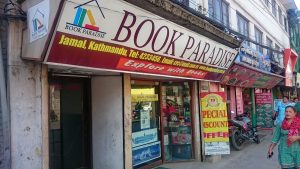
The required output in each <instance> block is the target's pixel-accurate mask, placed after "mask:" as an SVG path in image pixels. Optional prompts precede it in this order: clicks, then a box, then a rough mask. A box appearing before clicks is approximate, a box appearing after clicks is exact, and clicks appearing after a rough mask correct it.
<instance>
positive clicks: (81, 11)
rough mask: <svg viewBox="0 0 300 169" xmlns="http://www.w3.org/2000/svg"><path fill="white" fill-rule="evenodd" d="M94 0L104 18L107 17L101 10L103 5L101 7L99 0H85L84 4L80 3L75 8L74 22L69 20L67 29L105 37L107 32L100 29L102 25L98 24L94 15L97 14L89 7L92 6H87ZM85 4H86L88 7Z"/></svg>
mask: <svg viewBox="0 0 300 169" xmlns="http://www.w3.org/2000/svg"><path fill="white" fill-rule="evenodd" d="M92 2H95V3H96V5H97V7H98V9H99V11H100V13H101V15H102V17H103V19H105V16H104V14H103V12H102V10H101V7H100V5H99V3H98V1H97V0H91V1H88V2H85V3H83V4H80V5H78V6H76V7H75V8H74V9H75V15H74V19H73V23H68V22H67V24H66V27H65V29H67V30H70V31H73V32H78V33H82V34H87V35H91V36H95V37H100V38H104V36H105V34H106V33H105V32H103V31H100V27H99V26H97V23H96V21H95V17H94V16H96V15H94V14H95V13H93V12H92V10H91V9H89V8H88V7H90V6H87V5H88V4H90V3H92ZM83 6H86V8H85V7H83ZM94 12H95V11H94Z"/></svg>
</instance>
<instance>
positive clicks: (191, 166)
mask: <svg viewBox="0 0 300 169" xmlns="http://www.w3.org/2000/svg"><path fill="white" fill-rule="evenodd" d="M260 133H261V134H262V135H263V138H262V142H261V143H260V144H259V145H257V144H255V143H249V144H247V145H246V146H245V148H244V149H243V150H242V151H232V152H231V154H230V155H225V156H222V159H221V160H220V161H218V162H216V163H210V162H182V163H171V164H165V165H162V166H160V167H156V168H155V169H279V168H280V166H279V164H278V162H277V155H278V152H277V147H276V148H275V151H274V156H273V157H272V158H271V159H268V158H267V148H268V146H269V144H270V140H271V138H272V133H271V131H260Z"/></svg>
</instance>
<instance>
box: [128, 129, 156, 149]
mask: <svg viewBox="0 0 300 169" xmlns="http://www.w3.org/2000/svg"><path fill="white" fill-rule="evenodd" d="M157 140H158V138H157V128H153V129H149V130H143V131H139V132H134V133H132V147H137V146H141V145H144V144H149V143H152V142H155V141H157Z"/></svg>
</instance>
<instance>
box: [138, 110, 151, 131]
mask: <svg viewBox="0 0 300 169" xmlns="http://www.w3.org/2000/svg"><path fill="white" fill-rule="evenodd" d="M140 113H141V129H142V130H143V129H148V128H150V110H149V109H147V110H144V109H142V110H140Z"/></svg>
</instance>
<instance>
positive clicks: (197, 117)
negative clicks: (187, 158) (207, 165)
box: [192, 81, 203, 161]
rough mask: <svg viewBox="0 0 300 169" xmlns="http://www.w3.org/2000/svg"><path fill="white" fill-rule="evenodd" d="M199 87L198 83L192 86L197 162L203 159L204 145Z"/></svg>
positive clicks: (195, 82)
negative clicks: (202, 141)
mask: <svg viewBox="0 0 300 169" xmlns="http://www.w3.org/2000/svg"><path fill="white" fill-rule="evenodd" d="M197 87H198V85H197V81H194V82H193V84H192V94H193V96H192V97H193V98H194V100H193V104H192V105H193V107H192V109H193V117H194V128H193V130H194V133H195V135H194V137H195V138H194V146H195V147H194V152H195V159H196V160H199V161H200V160H201V159H202V154H201V153H202V152H201V150H202V148H201V145H202V143H201V138H203V135H202V133H203V132H202V131H201V128H200V126H201V124H202V123H201V121H200V113H199V104H200V102H199V100H198V98H199V92H198V88H197Z"/></svg>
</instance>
